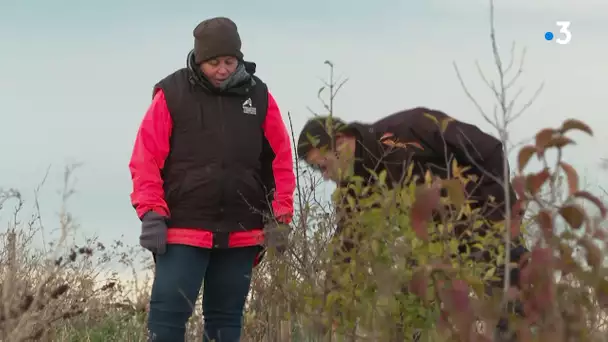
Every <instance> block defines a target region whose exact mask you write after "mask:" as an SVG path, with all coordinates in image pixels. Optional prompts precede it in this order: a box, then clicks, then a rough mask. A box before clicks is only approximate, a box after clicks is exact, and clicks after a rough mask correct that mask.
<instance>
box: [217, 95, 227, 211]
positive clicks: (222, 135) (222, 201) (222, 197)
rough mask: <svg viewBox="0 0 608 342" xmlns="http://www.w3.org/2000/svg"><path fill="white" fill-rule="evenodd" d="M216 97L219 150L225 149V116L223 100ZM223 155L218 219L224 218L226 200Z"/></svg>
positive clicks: (223, 158) (222, 158)
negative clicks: (218, 122) (220, 144)
mask: <svg viewBox="0 0 608 342" xmlns="http://www.w3.org/2000/svg"><path fill="white" fill-rule="evenodd" d="M217 99H218V106H219V113H218V114H219V115H220V122H221V125H220V141H221V143H222V146H221V149H220V151H225V149H226V143H225V142H226V140H225V130H226V128H225V127H224V126H225V117H224V113H223V112H224V106H223V101H222V96H220V95H218V96H217ZM225 155H226V153H222V154H221V157H220V158H221V159H220V163H221V164H220V167H221V168H222V176H221V177H220V189H221V192H222V193H221V194H220V208H219V209H220V220H223V219H224V205H225V201H226V198H225V197H226V195H225V194H226V189H224V184H225V175H226V161H225Z"/></svg>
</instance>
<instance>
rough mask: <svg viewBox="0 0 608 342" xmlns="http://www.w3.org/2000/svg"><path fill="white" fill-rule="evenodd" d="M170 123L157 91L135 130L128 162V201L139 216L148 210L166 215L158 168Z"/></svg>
mask: <svg viewBox="0 0 608 342" xmlns="http://www.w3.org/2000/svg"><path fill="white" fill-rule="evenodd" d="M172 126H173V122H172V120H171V115H170V113H169V109H168V108H167V102H166V101H165V94H164V93H163V91H162V90H158V91H157V92H156V94H155V95H154V98H153V100H152V104H150V107H149V108H148V111H147V112H146V115H145V116H144V119H143V121H142V122H141V125H140V127H139V131H138V132H137V138H136V139H135V145H134V147H133V153H132V155H131V160H130V162H129V169H130V171H131V179H132V181H133V192H132V193H131V203H132V204H133V207H134V208H135V210H136V212H137V216H138V217H139V218H140V219H141V218H142V217H143V215H144V214H145V213H147V212H148V211H156V212H157V213H159V214H161V215H163V216H167V217H168V216H169V214H170V213H169V208H168V206H167V203H166V201H165V192H164V190H163V179H162V177H161V170H162V169H163V167H164V165H165V160H166V158H167V156H168V155H169V148H170V144H169V139H170V137H171V130H172Z"/></svg>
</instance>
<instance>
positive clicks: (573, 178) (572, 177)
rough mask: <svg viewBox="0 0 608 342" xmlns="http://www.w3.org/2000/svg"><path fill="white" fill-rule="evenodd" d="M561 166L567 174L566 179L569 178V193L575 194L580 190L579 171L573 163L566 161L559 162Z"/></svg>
mask: <svg viewBox="0 0 608 342" xmlns="http://www.w3.org/2000/svg"><path fill="white" fill-rule="evenodd" d="M559 165H560V167H561V168H562V170H564V173H565V174H566V179H567V180H568V193H569V194H570V195H573V194H574V193H576V192H577V191H578V173H577V172H576V170H575V169H574V168H573V167H572V165H570V164H568V163H566V162H563V161H561V162H559Z"/></svg>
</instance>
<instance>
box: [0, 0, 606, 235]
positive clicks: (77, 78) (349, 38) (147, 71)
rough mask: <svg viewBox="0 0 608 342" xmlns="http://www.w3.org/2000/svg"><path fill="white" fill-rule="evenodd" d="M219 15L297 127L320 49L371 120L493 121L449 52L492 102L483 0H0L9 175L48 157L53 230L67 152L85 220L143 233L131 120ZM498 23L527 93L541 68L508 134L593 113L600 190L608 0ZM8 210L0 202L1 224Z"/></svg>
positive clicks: (345, 102) (351, 102) (509, 5)
mask: <svg viewBox="0 0 608 342" xmlns="http://www.w3.org/2000/svg"><path fill="white" fill-rule="evenodd" d="M219 15H221V16H228V17H230V18H232V19H233V20H234V21H235V22H236V23H237V25H238V27H239V31H240V33H241V37H242V40H243V52H244V54H245V58H246V59H247V60H251V61H255V62H256V63H257V65H258V73H257V75H258V76H259V77H261V78H262V79H263V80H264V81H265V82H266V83H267V84H268V86H269V88H270V91H271V92H272V94H273V95H274V97H275V98H276V100H277V102H278V104H279V106H280V108H281V110H282V112H283V118H284V119H285V120H288V117H287V114H288V113H290V114H291V117H292V119H293V127H294V130H295V131H296V134H297V132H298V131H299V129H300V128H301V127H302V125H303V123H304V122H305V120H306V119H308V118H309V117H310V113H309V111H308V109H307V107H311V108H313V109H315V110H320V109H321V106H320V103H319V102H318V100H317V98H316V96H317V90H318V89H319V87H320V86H321V81H320V79H321V78H324V77H326V75H327V67H326V66H325V65H324V64H323V62H324V61H325V60H331V61H332V62H333V63H334V64H335V66H336V74H337V75H338V76H341V77H348V78H349V81H348V83H346V85H345V86H344V88H343V90H342V91H341V92H340V94H339V95H338V97H337V99H336V107H335V115H337V116H340V117H341V118H343V119H345V120H348V121H351V120H357V121H363V122H372V121H375V120H377V119H379V118H381V117H383V116H385V115H388V114H391V113H393V112H396V111H398V110H402V109H406V108H411V107H416V106H426V107H431V108H435V109H440V110H443V111H445V112H447V113H448V114H450V115H451V116H453V117H455V118H457V119H460V120H463V121H467V122H469V123H473V124H478V125H479V126H480V127H481V128H482V129H483V130H485V131H487V132H489V133H492V134H494V133H495V132H494V131H493V130H492V128H491V127H490V126H489V125H488V124H487V123H486V122H485V121H484V120H483V119H482V118H481V116H480V115H479V114H478V113H477V111H476V109H475V107H474V106H473V105H472V104H471V102H470V101H469V100H468V99H467V97H466V96H465V94H464V92H463V90H462V88H461V86H460V83H459V81H458V78H457V77H456V74H455V72H454V68H453V63H454V62H456V63H457V65H458V66H459V67H460V70H461V73H462V75H463V77H464V79H465V82H466V83H467V86H468V87H469V89H470V90H471V92H472V93H473V94H474V95H475V96H476V97H477V98H478V99H479V101H480V102H481V103H482V104H483V105H484V106H485V108H486V109H487V110H488V111H490V112H491V110H492V102H491V93H490V92H489V91H488V90H487V88H485V86H484V84H483V82H482V81H481V79H480V77H479V75H478V73H477V69H476V67H475V63H476V61H477V62H479V63H480V65H481V67H482V70H483V71H484V72H485V73H486V74H487V75H488V77H495V76H496V72H495V68H494V67H493V57H492V51H491V46H490V40H489V26H488V24H489V18H488V3H487V1H484V0H460V1H454V0H416V1H414V0H401V1H398V0H380V1H376V2H370V1H361V2H356V1H347V0H325V1H321V0H310V1H296V2H290V1H279V0H258V1H255V2H253V1H244V0H232V1H191V0H175V1H172V2H170V1H159V0H147V1H145V2H144V1H143V0H122V1H117V0H107V1H90V0H88V1H87V0H80V1H75V0H56V1H34V0H19V1H17V0H0V42H1V43H0V44H1V48H0V99H1V102H0V103H1V105H2V111H1V114H0V129H1V133H0V146H1V147H2V150H1V151H2V159H1V161H0V188H17V189H20V190H21V191H22V192H23V195H24V198H25V200H26V201H27V202H26V206H29V207H31V206H33V190H34V188H35V187H36V186H37V185H38V184H39V183H40V181H41V180H42V179H43V177H44V175H45V173H46V171H47V169H48V168H49V167H50V173H49V177H48V180H47V182H46V183H45V186H44V188H43V190H42V191H41V193H40V199H39V200H40V202H41V205H42V212H43V215H44V217H45V218H46V222H47V224H48V225H50V226H51V227H47V229H49V230H50V229H53V228H56V227H57V224H56V223H55V222H57V219H56V218H57V216H56V215H57V211H58V208H59V205H60V199H61V198H60V196H59V195H58V191H59V190H60V189H61V187H62V181H63V178H62V177H63V168H64V166H65V165H66V164H70V163H82V166H81V167H80V168H79V169H78V170H77V172H76V173H75V177H76V178H75V181H76V183H75V189H76V191H77V192H76V194H75V195H74V196H73V197H72V198H71V200H70V202H69V210H70V211H71V212H72V213H73V215H74V217H75V218H76V219H77V221H78V222H79V224H80V231H79V232H78V234H80V235H82V236H85V235H86V236H88V235H91V234H96V235H99V236H100V238H101V239H102V240H105V241H110V240H113V239H121V240H122V241H124V242H125V243H127V244H137V243H138V235H139V229H140V228H139V221H138V219H137V217H136V215H135V212H134V210H133V209H132V207H131V205H130V202H129V194H130V192H131V179H130V174H129V169H128V162H129V157H130V154H131V149H132V145H133V142H134V139H135V134H136V132H137V129H138V126H139V123H140V121H141V119H142V117H143V115H144V113H145V111H146V109H147V106H148V105H149V103H150V101H151V93H152V87H153V85H154V84H155V83H156V82H157V81H159V80H160V79H162V78H163V77H165V76H166V75H168V74H170V73H172V72H173V71H175V70H176V69H178V68H181V67H183V66H184V65H185V58H186V54H187V53H188V51H189V49H191V48H192V45H193V38H192V30H193V28H194V27H195V26H196V25H197V24H198V22H200V21H201V20H203V19H206V18H209V17H213V16H219ZM560 20H561V21H570V22H571V31H572V40H571V42H570V44H568V45H559V44H556V43H555V42H554V41H551V42H548V41H546V40H545V39H544V35H545V32H547V31H552V32H554V33H555V34H556V35H558V34H559V33H558V27H557V26H556V24H555V22H556V21H560ZM496 29H497V35H498V40H499V46H500V50H501V52H502V53H504V56H505V58H508V55H509V50H510V47H511V44H512V42H516V44H517V46H518V47H519V48H522V47H525V48H526V49H527V55H526V59H525V65H524V68H525V69H524V70H525V73H524V75H523V76H522V79H521V83H520V85H521V87H523V88H524V95H522V98H521V103H523V102H525V100H526V95H527V96H531V95H532V94H533V93H534V91H535V89H536V88H537V87H538V86H539V85H540V84H541V83H544V91H543V93H542V94H541V95H540V97H539V98H538V99H537V101H536V102H535V104H534V105H533V106H532V107H531V108H530V110H528V111H527V112H526V113H525V114H524V115H523V116H522V117H521V118H520V119H519V121H517V122H515V123H514V124H513V126H512V127H511V130H510V131H511V137H512V138H513V139H514V140H517V141H521V140H523V139H527V138H530V137H532V136H533V134H534V133H535V132H536V131H538V130H539V129H542V128H545V127H557V126H559V125H560V124H561V122H562V121H563V120H565V119H567V118H578V119H580V120H583V121H585V122H587V123H588V124H589V125H590V126H591V127H592V128H593V129H594V130H596V132H597V134H596V136H594V137H587V136H584V135H580V134H579V135H575V136H574V138H576V139H577V143H578V144H577V146H575V147H572V148H570V149H568V151H567V153H566V158H568V160H569V162H570V163H572V164H573V165H575V166H576V167H578V168H579V170H581V173H582V174H583V176H584V177H585V181H586V182H587V184H589V185H590V186H591V189H592V190H593V189H596V190H597V189H598V187H599V186H606V185H608V182H607V180H606V178H605V176H604V175H605V172H606V171H605V170H603V169H601V168H600V166H599V164H600V160H601V158H602V157H608V150H607V149H606V148H604V146H607V143H608V137H607V136H606V135H605V134H603V132H602V131H603V129H604V128H605V127H606V126H607V125H608V116H607V115H606V110H605V103H606V96H605V90H606V89H607V86H606V80H607V79H608V63H606V60H608V46H607V45H606V43H605V37H608V2H607V1H605V0H578V1H573V0H551V1H549V0H535V1H529V0H528V1H526V0H496ZM513 92H515V90H514V91H513ZM514 156H515V154H513V155H512V156H511V157H514ZM9 214H10V211H9V210H7V209H5V210H3V211H2V212H0V220H1V221H0V229H4V228H3V226H4V225H5V223H6V222H8V221H9V219H10V215H9Z"/></svg>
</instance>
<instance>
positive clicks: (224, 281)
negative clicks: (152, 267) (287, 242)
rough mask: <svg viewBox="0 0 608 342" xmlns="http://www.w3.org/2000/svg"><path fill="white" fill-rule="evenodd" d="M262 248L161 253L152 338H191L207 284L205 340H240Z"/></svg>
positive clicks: (164, 341)
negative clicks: (195, 313)
mask: <svg viewBox="0 0 608 342" xmlns="http://www.w3.org/2000/svg"><path fill="white" fill-rule="evenodd" d="M259 250H260V247H258V246H253V247H242V248H230V249H204V248H197V247H191V246H185V245H169V246H167V252H166V253H165V254H163V255H158V256H156V272H155V275H154V283H153V285H152V295H151V298H150V313H149V316H148V333H149V336H150V337H149V340H150V341H154V342H183V341H185V336H184V335H185V332H186V328H185V326H186V322H187V321H188V319H189V318H190V316H191V315H192V311H193V309H194V303H195V301H196V298H197V297H198V294H199V291H200V288H201V284H203V282H204V286H203V315H204V320H205V325H204V327H205V336H204V337H203V342H207V341H209V342H211V341H214V342H238V341H240V338H241V327H242V322H243V308H244V306H245V300H246V297H247V295H248V293H249V287H250V285H251V273H252V269H253V262H254V259H255V256H256V254H257V253H258V252H259Z"/></svg>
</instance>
